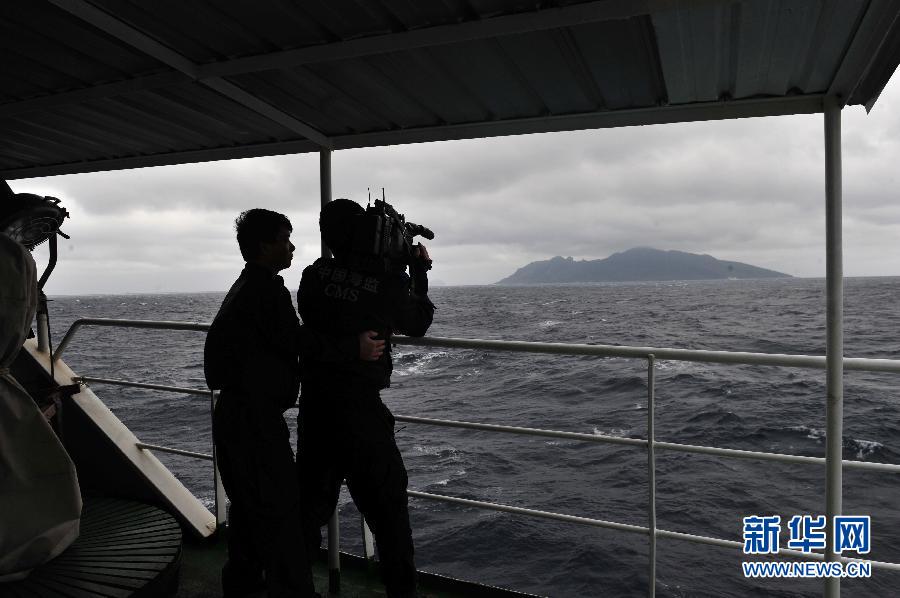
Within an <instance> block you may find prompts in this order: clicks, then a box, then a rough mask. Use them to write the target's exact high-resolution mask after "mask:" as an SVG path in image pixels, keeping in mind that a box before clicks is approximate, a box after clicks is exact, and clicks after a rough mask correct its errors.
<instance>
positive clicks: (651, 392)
mask: <svg viewBox="0 0 900 598" xmlns="http://www.w3.org/2000/svg"><path fill="white" fill-rule="evenodd" d="M655 363H656V359H655V358H654V357H653V355H652V354H651V355H648V356H647V486H648V489H649V494H650V496H649V497H648V498H649V505H648V520H649V522H648V524H647V527H648V528H649V538H650V574H649V575H650V580H649V583H650V587H649V592H648V594H649V596H650V598H653V597H654V596H656V452H655V450H654V449H655V446H654V445H655V444H656V431H655V430H654V427H653V417H654V412H655V410H656V406H655V404H654V403H655V398H656V379H655V371H654V364H655Z"/></svg>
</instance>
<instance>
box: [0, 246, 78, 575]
mask: <svg viewBox="0 0 900 598" xmlns="http://www.w3.org/2000/svg"><path fill="white" fill-rule="evenodd" d="M0 280H2V281H3V284H2V285H0V314H2V317H0V582H4V581H11V580H14V579H21V578H23V577H25V576H27V575H28V572H29V571H30V570H31V569H33V568H34V567H36V566H38V565H41V564H42V563H45V562H47V561H49V560H50V559H52V558H54V557H55V556H57V555H59V554H60V553H61V552H62V551H63V550H65V549H66V548H67V547H68V546H69V545H70V544H71V543H72V542H73V541H75V539H76V538H77V537H78V531H79V521H80V517H81V493H80V491H79V488H78V477H77V475H76V473H75V466H74V465H73V463H72V460H71V459H70V458H69V455H68V454H67V453H66V450H65V449H64V448H63V446H62V444H61V443H60V441H59V439H58V438H57V437H56V434H55V433H54V432H53V429H52V428H51V427H50V424H49V423H47V420H46V419H45V418H44V414H43V413H41V411H40V409H38V407H37V404H35V402H34V401H33V400H32V398H31V397H30V396H29V395H28V393H27V392H26V391H25V389H24V388H22V386H21V385H20V384H19V383H18V382H17V381H16V380H15V378H13V376H12V374H11V373H10V369H9V368H10V366H11V365H12V363H13V361H14V360H15V357H16V355H17V354H18V353H19V350H20V349H21V348H22V343H23V342H24V340H25V337H26V335H27V333H28V330H29V328H30V326H31V321H32V319H33V318H34V314H35V310H36V306H37V298H38V289H37V283H36V274H35V264H34V259H33V258H32V257H31V254H30V253H29V252H28V250H27V249H25V247H24V246H22V245H20V244H19V243H17V242H15V241H13V240H12V239H10V238H9V237H7V236H6V235H3V234H0Z"/></svg>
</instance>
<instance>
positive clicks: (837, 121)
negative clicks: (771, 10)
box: [825, 97, 844, 598]
mask: <svg viewBox="0 0 900 598" xmlns="http://www.w3.org/2000/svg"><path fill="white" fill-rule="evenodd" d="M841 189H842V181H841V103H840V101H839V98H836V97H828V98H825V228H826V232H825V256H826V262H825V270H826V282H825V284H826V287H827V317H826V327H827V336H826V342H825V356H826V374H825V375H826V394H827V396H828V399H827V403H826V406H825V417H826V429H827V432H826V437H825V468H826V478H825V514H826V521H827V523H828V524H827V531H826V534H827V535H826V538H827V540H826V549H825V559H826V560H827V561H836V560H838V558H839V556H838V555H837V554H835V552H834V548H835V538H834V529H833V528H834V523H833V522H834V517H835V516H836V515H840V514H841V509H842V504H841V503H842V494H841V487H842V469H841V458H842V454H843V437H844V434H843V427H844V364H843V357H844V330H843V317H844V287H843V284H844V281H843V276H844V273H843V241H842V237H841V219H842V216H841V200H842V197H841ZM840 595H841V580H840V578H837V577H834V578H831V577H829V578H826V580H825V596H826V597H827V598H838V597H839V596H840Z"/></svg>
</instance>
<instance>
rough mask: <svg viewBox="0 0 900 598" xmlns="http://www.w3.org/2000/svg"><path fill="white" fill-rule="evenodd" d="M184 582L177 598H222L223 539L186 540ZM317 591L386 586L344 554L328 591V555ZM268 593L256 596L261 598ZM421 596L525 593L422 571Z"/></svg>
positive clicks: (363, 596)
mask: <svg viewBox="0 0 900 598" xmlns="http://www.w3.org/2000/svg"><path fill="white" fill-rule="evenodd" d="M182 550H183V552H182V562H181V580H180V584H179V587H178V591H177V593H176V594H175V596H176V598H219V597H220V596H221V595H222V594H221V586H220V585H219V574H220V572H221V568H222V563H224V562H225V554H226V542H225V540H224V538H223V537H214V538H211V539H204V540H200V539H197V538H193V537H187V536H186V537H185V540H184V545H183V548H182ZM313 578H314V580H315V584H316V590H318V591H319V593H321V594H322V596H332V597H337V596H339V597H340V598H384V596H385V592H384V586H383V585H382V583H381V580H380V578H379V575H378V571H377V569H376V568H375V566H374V565H373V564H371V563H368V562H367V561H366V560H365V559H364V558H362V557H359V556H355V555H351V554H347V553H341V576H340V593H338V594H334V593H329V592H328V564H327V560H326V557H325V552H324V551H323V552H322V558H320V559H318V560H317V561H316V562H315V563H313ZM265 595H266V594H265V592H259V593H258V594H254V596H255V597H256V596H258V597H260V598H262V597H264V596H265ZM419 595H420V596H422V597H423V598H482V597H483V598H515V597H519V598H524V597H526V596H532V594H524V593H521V592H514V591H512V590H505V589H502V588H494V587H490V586H485V585H480V584H475V583H471V582H465V581H460V580H457V579H453V578H450V577H444V576H441V575H436V574H433V573H425V572H421V571H420V572H419Z"/></svg>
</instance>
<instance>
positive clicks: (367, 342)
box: [359, 330, 384, 361]
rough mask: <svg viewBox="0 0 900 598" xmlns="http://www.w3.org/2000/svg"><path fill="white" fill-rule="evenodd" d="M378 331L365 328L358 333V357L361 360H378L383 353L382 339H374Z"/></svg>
mask: <svg viewBox="0 0 900 598" xmlns="http://www.w3.org/2000/svg"><path fill="white" fill-rule="evenodd" d="M376 336H378V333H377V332H375V331H374V330H366V331H365V332H360V333H359V358H360V359H362V360H363V361H378V358H379V357H381V354H382V353H384V340H383V339H382V340H379V339H376V338H375V337H376Z"/></svg>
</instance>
